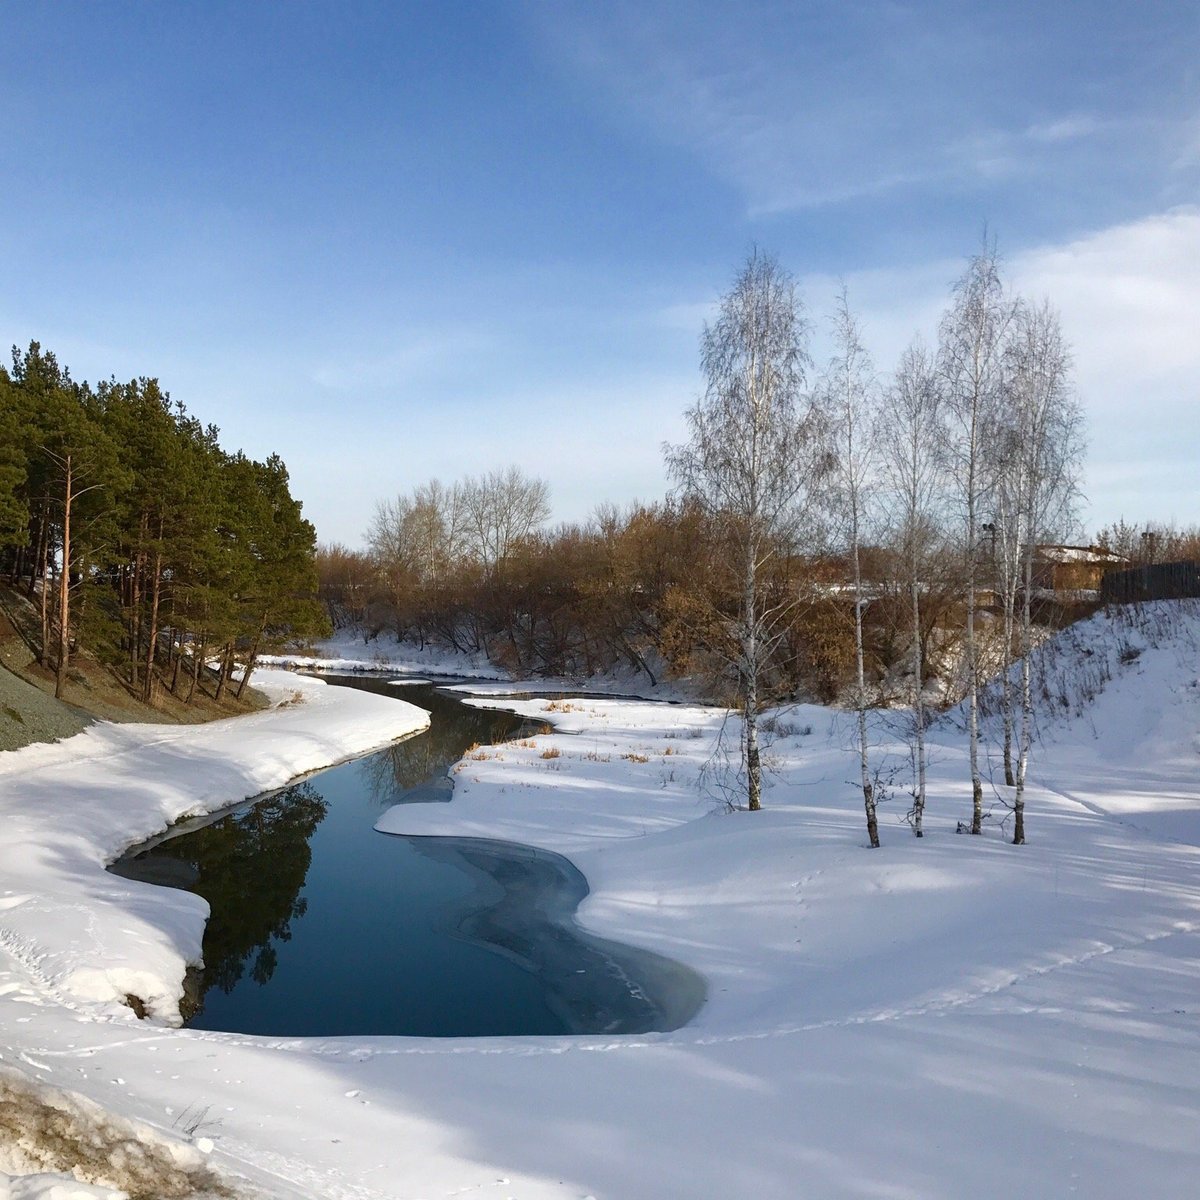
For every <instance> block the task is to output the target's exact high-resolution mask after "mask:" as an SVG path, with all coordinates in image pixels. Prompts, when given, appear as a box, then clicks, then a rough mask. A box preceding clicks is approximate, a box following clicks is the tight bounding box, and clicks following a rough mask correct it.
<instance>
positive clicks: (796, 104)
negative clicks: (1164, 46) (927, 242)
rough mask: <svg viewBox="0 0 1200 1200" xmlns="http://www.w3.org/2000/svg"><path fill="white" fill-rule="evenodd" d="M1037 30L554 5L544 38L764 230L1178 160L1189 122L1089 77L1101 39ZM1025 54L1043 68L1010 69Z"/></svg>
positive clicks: (823, 7)
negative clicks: (820, 215)
mask: <svg viewBox="0 0 1200 1200" xmlns="http://www.w3.org/2000/svg"><path fill="white" fill-rule="evenodd" d="M1121 19H1122V20H1124V18H1121ZM1023 20H1025V18H1022V17H1020V15H1019V14H1016V13H1015V12H1014V10H1012V9H1010V8H1001V7H1000V6H989V5H986V4H985V5H983V6H981V8H980V10H979V11H978V12H977V11H976V9H975V6H972V7H971V9H970V10H969V11H966V10H963V9H962V8H961V6H957V5H951V4H936V3H935V4H931V5H922V6H907V5H898V4H893V3H884V2H869V0H868V2H864V3H856V4H845V3H839V4H833V3H814V4H808V5H804V6H780V5H772V4H762V3H760V4H755V3H747V4H740V5H737V6H736V7H735V6H726V5H722V4H714V5H706V6H705V7H704V9H703V10H702V11H700V10H693V9H690V8H689V7H687V6H682V7H680V6H674V5H655V6H644V5H637V6H633V5H625V4H610V5H605V6H603V7H602V8H592V7H588V8H581V7H572V6H565V7H564V6H555V8H554V12H553V15H552V16H549V17H547V19H546V21H545V25H544V28H543V31H544V32H546V34H547V38H548V40H549V41H550V43H551V45H552V47H553V51H552V52H553V53H554V54H556V55H557V56H559V57H560V58H561V59H562V60H564V61H565V62H567V63H569V68H565V69H569V70H571V71H572V72H576V73H577V74H578V75H579V76H580V77H582V78H584V79H587V80H590V81H591V84H592V85H593V86H594V87H596V88H598V89H599V90H600V91H601V93H602V94H603V96H604V98H605V102H606V103H607V104H609V105H614V106H616V107H617V108H618V109H620V110H621V111H623V112H624V113H625V114H626V115H627V116H628V117H629V118H630V119H632V120H634V121H636V122H638V123H639V124H641V125H643V126H647V127H649V128H651V129H652V130H653V131H654V132H655V133H656V134H657V135H658V136H659V137H661V138H662V139H663V140H665V141H667V142H669V143H672V144H674V145H676V146H679V147H682V148H684V149H686V150H688V151H690V152H692V153H693V154H694V155H695V156H696V157H697V159H698V160H699V161H700V162H701V163H703V164H704V165H705V167H707V169H709V170H710V171H712V172H713V173H714V174H715V175H717V176H718V177H720V178H722V179H724V180H725V181H726V182H727V183H729V184H731V185H732V186H734V187H735V188H736V189H738V191H739V192H740V194H741V195H742V198H743V200H744V203H745V206H746V209H747V212H748V214H749V215H751V216H755V217H757V216H767V215H774V214H779V213H782V212H786V211H789V210H795V209H805V208H809V209H811V208H814V207H820V206H826V205H830V204H835V203H841V202H846V201H850V200H856V199H860V198H870V197H878V196H890V195H892V194H894V193H902V192H905V191H911V190H914V189H917V188H921V187H923V186H926V187H928V186H932V187H934V188H936V189H941V190H948V189H949V190H955V189H957V190H961V189H964V188H965V189H970V188H972V187H990V186H992V185H994V184H995V183H996V182H997V181H1005V180H1009V179H1017V178H1019V177H1021V176H1025V175H1031V174H1040V175H1042V176H1043V177H1048V176H1050V174H1051V172H1052V171H1058V172H1059V173H1060V174H1062V175H1066V174H1071V175H1072V178H1084V177H1087V175H1088V174H1089V172H1090V173H1091V174H1092V175H1095V174H1096V173H1098V172H1100V173H1102V172H1103V171H1104V170H1105V169H1107V166H1108V165H1114V166H1115V165H1119V163H1120V161H1121V159H1122V158H1124V159H1128V158H1131V157H1134V158H1137V159H1138V160H1139V162H1140V161H1142V160H1143V158H1144V157H1145V156H1153V155H1158V156H1159V157H1160V159H1165V157H1166V156H1165V155H1164V154H1162V153H1160V143H1162V142H1163V139H1164V136H1165V128H1166V125H1167V124H1169V122H1170V121H1172V120H1175V119H1177V118H1176V114H1175V112H1174V111H1173V110H1172V109H1171V108H1170V107H1169V106H1167V107H1163V105H1162V104H1161V103H1160V100H1161V97H1158V98H1156V97H1155V96H1150V95H1147V96H1136V97H1130V95H1129V94H1128V89H1125V88H1123V87H1122V86H1121V83H1122V81H1121V80H1114V79H1113V77H1112V76H1113V72H1114V64H1113V60H1112V57H1111V55H1109V56H1108V57H1107V59H1106V61H1104V62H1100V61H1097V62H1095V63H1094V64H1093V65H1092V66H1091V67H1090V71H1091V72H1092V73H1090V74H1089V67H1088V65H1087V64H1088V62H1089V56H1088V55H1087V53H1084V52H1080V51H1079V48H1078V43H1080V42H1082V43H1083V44H1084V46H1086V45H1087V44H1088V39H1089V38H1092V37H1098V36H1099V34H1098V32H1097V31H1095V30H1092V29H1089V28H1086V27H1083V26H1082V25H1081V24H1080V23H1079V22H1078V21H1075V22H1074V23H1073V24H1067V23H1066V20H1065V18H1062V17H1059V18H1057V19H1055V18H1052V19H1049V20H1041V18H1039V23H1038V24H1037V25H1036V26H1029V27H1028V28H1027V27H1026V26H1025V25H1023V24H1022V21H1023ZM1114 20H1116V18H1114ZM1142 26H1144V27H1145V28H1140V29H1139V33H1140V34H1142V35H1143V41H1145V40H1146V38H1151V39H1152V38H1154V37H1157V38H1158V39H1159V41H1161V42H1164V43H1168V44H1169V43H1170V42H1171V37H1170V34H1171V29H1170V23H1169V20H1166V19H1160V21H1159V24H1158V26H1156V27H1153V28H1152V27H1151V23H1150V22H1146V21H1143V22H1142ZM547 31H548V32H547ZM1119 36H1120V30H1118V29H1107V30H1106V31H1105V37H1107V38H1114V37H1118V38H1119ZM1023 39H1027V40H1028V43H1029V44H1028V52H1026V53H1021V54H1013V53H1012V46H1013V44H1014V43H1015V42H1016V41H1018V40H1023ZM1056 56H1057V57H1056ZM1096 57H1097V58H1098V57H1099V56H1096ZM1171 61H1172V62H1174V61H1175V60H1174V59H1172V60H1171ZM1179 69H1180V70H1181V71H1182V70H1183V67H1180V68H1179ZM1069 71H1070V72H1077V73H1079V75H1080V77H1079V78H1078V79H1076V78H1075V77H1074V74H1070V75H1068V74H1067V72H1069ZM1163 75H1164V81H1163V86H1164V87H1169V86H1170V85H1171V84H1170V80H1169V78H1166V77H1167V76H1169V75H1170V71H1169V70H1167V69H1164V71H1163ZM1068 79H1069V80H1070V81H1071V82H1070V84H1069V85H1068V84H1066V83H1064V80H1068ZM1073 94H1074V97H1076V98H1077V99H1075V102H1072V99H1073ZM1097 97H1101V98H1102V99H1103V103H1102V104H1101V102H1100V101H1099V100H1097ZM1083 98H1087V101H1088V102H1086V103H1079V102H1078V100H1079V99H1083ZM1148 127H1149V136H1147V129H1148ZM1118 142H1120V143H1121V144H1122V151H1121V155H1114V154H1113V148H1114V145H1115V144H1116V143H1118ZM1089 147H1091V148H1092V149H1093V151H1094V153H1093V154H1092V155H1091V156H1090V157H1089V156H1088V149H1089ZM1068 152H1069V153H1070V154H1071V155H1072V156H1073V157H1071V158H1069V159H1064V158H1063V155H1064V154H1066V153H1068ZM1165 169H1166V162H1165V161H1160V162H1159V164H1158V167H1157V170H1158V171H1160V172H1161V171H1162V170H1165Z"/></svg>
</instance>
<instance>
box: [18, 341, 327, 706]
mask: <svg viewBox="0 0 1200 1200" xmlns="http://www.w3.org/2000/svg"><path fill="white" fill-rule="evenodd" d="M315 548H316V533H315V530H314V529H313V526H312V524H311V523H310V522H308V521H307V520H305V519H304V518H303V516H302V515H301V506H300V503H299V502H298V501H297V500H295V499H293V497H292V495H291V492H290V490H289V486H288V473H287V468H286V467H285V466H284V464H283V461H282V460H281V459H280V458H279V457H278V456H276V455H272V456H271V457H270V458H268V459H267V460H266V461H265V462H257V461H255V460H253V459H250V458H247V457H246V456H245V455H244V454H242V453H241V452H240V451H239V452H237V453H233V454H230V453H228V452H227V451H225V450H223V449H222V448H221V446H220V444H219V442H218V430H217V429H216V428H215V427H214V426H212V425H207V426H205V425H203V424H202V423H201V422H200V421H199V420H198V419H197V418H196V417H194V416H192V415H190V414H189V413H188V412H187V411H186V410H185V408H184V406H183V405H182V404H180V403H177V402H172V401H171V399H170V396H169V395H168V394H167V393H166V392H165V391H163V390H162V389H161V387H160V385H159V383H158V381H157V380H156V379H152V378H138V379H134V380H132V381H130V382H128V383H120V382H118V381H116V380H115V379H110V380H107V381H104V382H101V383H99V384H97V385H95V386H92V385H90V384H88V383H85V382H79V381H77V380H75V379H73V378H72V377H71V374H70V372H69V371H68V369H67V368H66V367H65V366H63V365H61V364H60V363H59V362H58V360H57V359H56V358H55V356H54V355H53V354H52V353H50V352H49V351H47V350H43V349H42V347H41V346H40V345H39V344H38V343H37V342H31V343H30V345H29V347H28V349H27V350H25V351H24V352H21V351H19V350H18V349H17V348H16V347H14V348H13V353H12V367H11V370H5V369H4V368H3V367H0V572H2V573H3V574H5V575H6V576H7V579H8V582H9V585H10V586H11V587H23V588H24V589H25V590H26V593H27V595H28V596H29V597H30V598H31V599H33V600H35V601H36V603H37V605H38V607H39V611H40V624H41V629H40V639H39V640H38V646H37V652H38V661H39V663H40V664H41V665H42V667H44V668H46V669H47V670H52V671H53V672H54V674H55V694H56V695H57V696H59V697H61V696H62V694H63V688H64V685H65V682H66V679H67V675H68V671H69V668H70V664H71V661H72V656H73V655H75V654H76V653H78V651H79V650H80V649H81V648H82V649H85V650H86V651H88V652H89V653H90V654H92V655H94V656H95V657H96V658H97V659H98V660H99V661H100V662H102V663H104V664H106V665H107V666H109V667H111V668H112V669H113V670H114V671H115V672H116V674H117V675H118V677H119V678H120V679H121V680H123V681H124V683H125V684H126V685H127V687H128V689H129V690H130V692H131V693H132V694H133V695H135V696H136V697H138V698H140V699H141V700H142V701H144V702H147V703H154V702H155V700H156V697H158V696H159V695H160V694H161V689H163V688H167V689H169V690H170V691H171V692H172V693H173V694H174V695H176V696H178V697H179V698H180V699H181V700H182V701H184V702H185V703H188V704H190V703H192V701H193V699H194V698H195V696H196V691H197V686H198V684H200V681H201V679H202V671H203V665H204V664H205V663H207V662H210V661H215V662H217V664H218V665H217V668H216V671H215V674H214V676H213V678H212V681H211V685H210V686H211V687H212V690H213V695H214V698H215V699H216V700H218V701H220V700H221V699H222V698H223V696H224V695H225V693H226V691H227V689H231V688H234V690H235V691H236V695H237V696H238V697H240V696H241V694H242V691H243V689H244V688H245V687H246V684H247V681H248V679H249V677H250V674H251V671H252V670H253V668H254V664H255V660H256V657H257V655H258V653H259V652H260V651H261V650H262V649H263V648H265V647H266V646H268V645H271V644H274V643H276V642H280V641H284V640H287V639H291V638H294V637H297V636H312V635H317V634H320V633H321V632H323V631H324V630H326V629H327V622H326V620H325V617H324V612H323V610H322V609H321V606H320V604H319V603H318V601H317V599H316V582H317V581H316V571H315V566H314V554H315ZM235 658H236V659H237V660H238V661H239V662H241V663H243V664H244V667H245V669H244V670H243V672H242V673H241V676H240V679H239V680H238V681H237V682H236V685H234V684H233V682H232V678H231V677H232V675H233V670H234V664H235Z"/></svg>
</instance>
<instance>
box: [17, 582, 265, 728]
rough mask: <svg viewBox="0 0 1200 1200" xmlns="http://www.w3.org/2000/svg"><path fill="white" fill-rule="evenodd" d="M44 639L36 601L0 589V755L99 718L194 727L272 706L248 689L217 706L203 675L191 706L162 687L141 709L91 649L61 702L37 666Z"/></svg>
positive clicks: (80, 658)
mask: <svg viewBox="0 0 1200 1200" xmlns="http://www.w3.org/2000/svg"><path fill="white" fill-rule="evenodd" d="M39 637H40V620H39V615H38V611H37V609H36V607H35V606H34V604H33V603H32V602H31V601H30V600H29V599H28V597H27V596H26V595H25V594H24V593H23V592H19V591H15V590H14V589H12V588H7V587H0V750H15V749H19V748H20V747H21V746H27V745H30V744H32V743H34V742H48V741H56V740H57V739H59V738H64V737H70V736H71V735H72V734H75V733H78V732H79V731H80V730H82V729H85V728H86V727H87V726H88V725H89V724H90V723H91V722H92V721H93V720H97V719H100V720H105V721H119V722H126V721H151V722H156V723H161V722H166V723H169V724H188V725H195V724H201V723H203V722H205V721H211V720H214V719H216V718H218V717H228V716H233V715H236V714H237V713H243V712H254V711H256V710H258V709H261V708H264V707H265V706H266V703H267V702H266V698H265V697H264V696H263V695H262V694H261V693H259V692H257V691H255V689H254V688H253V687H251V688H249V689H248V690H247V692H246V695H245V696H244V697H243V698H242V700H241V701H239V700H237V699H236V697H234V696H233V695H232V694H226V695H225V696H223V697H222V700H221V703H220V704H219V705H218V704H217V703H216V702H215V701H214V700H213V698H212V695H211V692H212V690H213V689H212V678H211V673H206V675H205V677H204V680H203V681H202V684H201V687H200V688H199V689H198V690H197V693H196V696H195V698H194V700H193V703H192V704H190V705H188V704H185V703H184V702H183V700H182V699H177V698H176V697H175V696H172V695H171V693H170V692H169V691H167V690H166V689H160V691H159V692H158V693H157V694H156V697H155V703H154V704H143V703H142V701H141V700H140V699H139V698H138V697H136V696H134V695H133V694H132V693H131V692H130V689H129V686H128V685H127V684H126V683H125V682H124V681H123V680H122V679H121V678H120V677H119V676H118V675H117V673H116V672H115V671H113V670H112V669H111V668H109V667H107V666H105V665H104V664H103V663H101V662H98V661H97V660H96V659H95V658H94V657H93V656H92V655H90V654H88V653H87V652H86V651H80V652H78V653H76V655H75V656H74V657H73V658H72V660H71V667H70V671H69V672H68V676H67V687H66V694H65V698H64V700H63V701H59V700H56V699H55V698H54V673H53V672H52V671H48V670H46V669H44V668H42V667H40V666H39V665H38V662H37V643H38V638H39ZM205 686H207V687H208V689H209V690H208V691H205Z"/></svg>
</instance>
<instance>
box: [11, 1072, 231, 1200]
mask: <svg viewBox="0 0 1200 1200" xmlns="http://www.w3.org/2000/svg"><path fill="white" fill-rule="evenodd" d="M0 1146H2V1147H3V1148H2V1149H0V1162H2V1163H3V1169H4V1170H6V1171H8V1172H9V1173H10V1174H33V1173H40V1172H46V1171H56V1172H61V1173H62V1174H65V1175H71V1176H74V1178H76V1179H77V1180H79V1181H80V1182H81V1183H90V1184H94V1185H96V1186H98V1187H108V1188H117V1189H120V1190H121V1191H123V1192H126V1193H127V1194H128V1196H129V1200H216V1198H218V1197H226V1198H228V1197H233V1196H235V1195H236V1193H235V1192H233V1191H231V1190H230V1189H229V1187H228V1186H227V1185H226V1184H224V1183H222V1182H221V1180H220V1179H219V1178H218V1177H217V1176H216V1175H215V1174H214V1173H213V1172H212V1171H211V1170H210V1169H209V1168H208V1167H207V1166H206V1165H205V1163H204V1161H203V1158H202V1156H201V1155H200V1153H199V1151H197V1150H196V1149H195V1148H194V1147H192V1146H190V1145H188V1144H186V1143H185V1142H183V1141H180V1142H178V1143H172V1142H170V1141H168V1140H166V1139H165V1138H164V1137H162V1136H161V1135H159V1134H156V1133H154V1132H153V1131H151V1130H149V1129H147V1128H145V1127H139V1126H137V1125H135V1124H133V1123H132V1122H127V1121H124V1120H121V1119H119V1118H114V1117H112V1116H110V1115H109V1114H108V1113H106V1112H104V1110H103V1109H101V1108H100V1107H99V1106H98V1105H96V1104H93V1103H92V1102H91V1101H90V1100H85V1099H84V1098H83V1097H79V1096H73V1095H70V1094H68V1093H66V1092H60V1091H58V1090H57V1089H53V1088H44V1089H43V1088H34V1087H32V1086H31V1085H30V1084H28V1083H27V1082H25V1081H24V1080H22V1079H20V1078H18V1077H16V1076H12V1075H0Z"/></svg>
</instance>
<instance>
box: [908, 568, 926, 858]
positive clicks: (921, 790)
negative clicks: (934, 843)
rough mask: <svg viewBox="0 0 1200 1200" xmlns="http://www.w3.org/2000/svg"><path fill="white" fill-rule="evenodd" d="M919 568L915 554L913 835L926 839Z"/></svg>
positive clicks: (923, 675) (913, 579)
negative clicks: (914, 771) (914, 777)
mask: <svg viewBox="0 0 1200 1200" xmlns="http://www.w3.org/2000/svg"><path fill="white" fill-rule="evenodd" d="M917 573H918V564H917V561H916V554H915V552H914V554H913V561H912V565H911V575H910V577H909V581H910V583H911V585H912V619H913V735H914V741H915V745H914V747H913V750H914V753H915V755H916V759H917V762H916V767H917V788H916V795H914V796H913V834H914V835H915V836H916V837H924V836H925V828H924V821H925V686H924V685H925V656H924V653H923V651H922V643H921V588H920V582H919V580H918V578H917Z"/></svg>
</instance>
